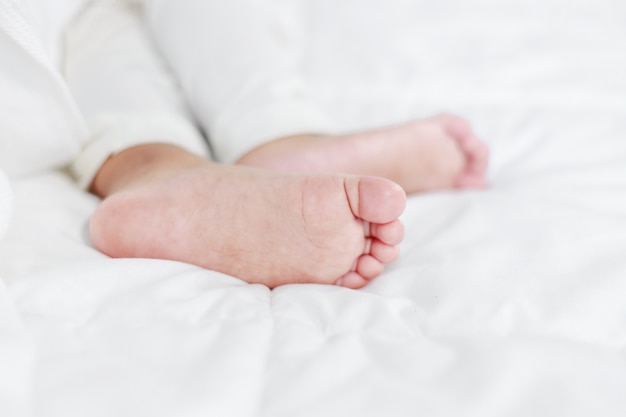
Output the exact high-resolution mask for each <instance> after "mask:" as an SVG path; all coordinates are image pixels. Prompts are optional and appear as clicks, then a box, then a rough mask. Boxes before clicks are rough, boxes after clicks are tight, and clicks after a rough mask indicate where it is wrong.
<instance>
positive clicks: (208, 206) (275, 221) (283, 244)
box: [90, 144, 406, 288]
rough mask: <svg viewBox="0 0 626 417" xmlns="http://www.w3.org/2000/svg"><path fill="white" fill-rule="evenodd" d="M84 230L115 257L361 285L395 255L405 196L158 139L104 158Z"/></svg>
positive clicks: (273, 281) (376, 182)
mask: <svg viewBox="0 0 626 417" xmlns="http://www.w3.org/2000/svg"><path fill="white" fill-rule="evenodd" d="M92 191H93V192H94V193H95V194H97V195H99V196H101V197H104V201H103V202H102V203H101V205H100V206H99V207H98V209H97V210H96V212H95V213H94V215H93V217H92V220H91V224H90V228H91V236H92V240H93V242H94V245H95V246H96V247H97V248H98V249H99V250H101V251H102V252H104V253H106V254H108V255H110V256H113V257H148V258H162V259H171V260H177V261H183V262H188V263H192V264H196V265H199V266H202V267H205V268H207V269H211V270H215V271H219V272H223V273H226V274H229V275H232V276H235V277H238V278H241V279H243V280H245V281H247V282H251V283H261V284H264V285H267V286H269V287H276V286H278V285H282V284H289V283H321V284H336V285H342V286H345V287H349V288H360V287H363V286H364V285H366V284H367V283H368V282H369V280H371V279H372V278H374V277H376V276H378V275H379V274H380V273H381V272H382V270H383V268H384V265H385V264H388V263H390V262H392V261H394V260H395V259H396V258H397V256H398V247H397V245H398V244H399V243H400V241H401V240H402V238H403V234H404V229H403V226H402V223H400V221H399V220H398V216H400V214H401V213H402V211H403V210H404V207H405V202H406V195H405V193H404V191H403V190H402V189H401V188H400V187H399V186H398V185H397V184H395V183H393V182H391V181H389V180H387V179H383V178H378V177H361V176H353V175H319V174H316V175H310V174H285V173H279V172H274V171H268V170H261V169H256V168H250V167H242V166H224V165H220V164H216V163H213V162H211V161H209V160H206V159H204V158H201V157H198V156H195V155H192V154H190V153H188V152H186V151H184V150H182V149H180V148H177V147H174V146H171V145H165V144H151V145H141V146H137V147H134V148H130V149H127V150H125V151H123V152H121V153H119V154H117V155H115V156H113V157H111V158H110V159H109V160H108V161H107V162H106V163H105V164H104V165H103V166H102V168H101V169H100V171H99V173H98V175H97V176H96V178H95V180H94V182H93V184H92Z"/></svg>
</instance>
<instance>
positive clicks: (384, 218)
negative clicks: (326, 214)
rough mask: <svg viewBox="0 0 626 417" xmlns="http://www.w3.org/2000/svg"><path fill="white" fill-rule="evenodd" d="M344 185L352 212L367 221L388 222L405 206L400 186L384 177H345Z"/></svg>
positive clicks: (399, 213) (396, 216)
mask: <svg viewBox="0 0 626 417" xmlns="http://www.w3.org/2000/svg"><path fill="white" fill-rule="evenodd" d="M344 187H345V191H346V196H347V198H348V201H349V203H350V208H351V210H352V213H353V214H354V215H355V216H356V217H358V218H360V219H362V220H365V221H367V222H371V223H379V224H384V223H389V222H391V221H393V220H395V219H397V218H398V217H400V215H401V214H402V212H403V211H404V208H405V207H406V193H405V192H404V190H403V189H402V187H400V186H399V185H398V184H396V183H395V182H393V181H390V180H388V179H385V178H380V177H347V178H346V179H345V182H344Z"/></svg>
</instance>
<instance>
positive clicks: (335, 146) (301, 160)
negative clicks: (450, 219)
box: [238, 115, 489, 194]
mask: <svg viewBox="0 0 626 417" xmlns="http://www.w3.org/2000/svg"><path fill="white" fill-rule="evenodd" d="M488 157H489V151H488V149H487V146H486V145H485V144H484V143H483V142H481V141H480V140H479V139H478V138H476V136H475V135H474V133H473V132H472V129H471V128H470V126H469V124H468V123H467V122H466V121H465V120H463V119H462V118H460V117H457V116H452V115H440V116H436V117H432V118H429V119H423V120H416V121H412V122H410V123H406V124H403V125H399V126H395V127H391V128H386V129H380V130H374V131H369V132H363V133H357V134H348V135H339V136H321V135H298V136H290V137H287V138H282V139H279V140H276V141H272V142H268V143H266V144H264V145H262V146H260V147H258V148H256V149H254V150H252V151H251V152H249V153H248V154H246V155H244V156H243V157H242V158H241V159H240V160H239V161H238V163H239V164H242V165H250V166H256V167H261V168H267V169H275V170H282V171H290V172H344V173H348V174H356V175H373V176H379V177H384V178H388V179H390V180H392V181H394V182H396V183H397V184H399V185H401V186H402V187H403V188H404V190H405V191H406V192H407V193H408V194H414V193H419V192H425V191H434V190H441V189H451V188H483V187H485V186H486V185H487V183H486V180H485V171H486V169H487V161H488Z"/></svg>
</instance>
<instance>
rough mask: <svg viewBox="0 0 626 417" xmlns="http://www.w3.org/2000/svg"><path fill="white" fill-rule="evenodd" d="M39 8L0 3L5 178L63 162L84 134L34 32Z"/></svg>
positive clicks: (0, 148)
mask: <svg viewBox="0 0 626 417" xmlns="http://www.w3.org/2000/svg"><path fill="white" fill-rule="evenodd" d="M68 1H69V0H68ZM59 4H65V3H63V0H60V1H59ZM59 7H61V6H59ZM67 10H69V8H68V9H67ZM40 11H41V9H40V5H39V4H38V0H37V1H36V0H33V1H19V2H18V1H13V0H1V1H0V91H2V94H1V95H0V132H1V133H2V136H1V137H0V169H3V170H4V171H5V172H6V173H7V174H8V175H10V176H17V175H24V174H29V173H33V172H38V171H42V170H45V169H49V168H51V167H58V166H61V165H64V164H67V163H68V162H69V161H70V160H71V159H72V158H73V157H74V156H75V155H76V153H77V152H78V150H79V149H80V148H81V146H82V141H83V140H84V138H85V136H86V127H85V125H84V123H83V120H82V117H81V115H80V112H79V111H78V109H77V107H76V105H75V103H74V101H73V99H72V96H71V93H70V92H69V90H68V88H67V85H66V84H65V83H64V81H63V79H62V77H61V75H60V73H59V72H58V70H57V66H56V64H55V62H54V57H53V55H54V51H53V50H52V49H53V48H52V47H51V46H50V45H48V47H47V45H46V43H45V42H44V41H43V40H42V36H41V34H42V32H41V31H38V30H37V28H38V27H41V25H42V21H41V19H42V18H43V17H45V15H42V14H41V13H39V12H40ZM42 16H43V17H42ZM51 20H54V21H56V20H57V18H51ZM42 31H45V29H42ZM56 35H57V36H56V37H53V38H54V39H60V34H58V33H57V34H56Z"/></svg>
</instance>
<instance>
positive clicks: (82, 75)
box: [63, 0, 208, 187]
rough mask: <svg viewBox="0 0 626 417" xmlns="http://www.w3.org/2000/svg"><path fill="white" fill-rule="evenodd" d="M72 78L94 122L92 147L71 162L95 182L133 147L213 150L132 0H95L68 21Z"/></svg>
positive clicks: (83, 180)
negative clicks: (105, 165) (115, 158)
mask: <svg viewBox="0 0 626 417" xmlns="http://www.w3.org/2000/svg"><path fill="white" fill-rule="evenodd" d="M64 56H65V59H64V68H63V73H64V76H65V79H66V81H67V83H68V85H69V87H70V90H71V91H72V93H73V95H74V98H75V99H76V101H77V103H78V107H79V108H80V110H81V112H82V113H83V115H84V117H85V119H86V121H87V125H88V127H89V132H90V137H89V138H88V141H87V144H86V146H85V147H84V148H83V150H82V152H81V153H80V154H79V156H78V157H77V158H76V159H75V160H74V163H73V164H72V171H73V172H74V174H75V175H76V177H77V178H78V181H79V183H80V185H82V186H83V187H87V186H89V184H90V183H91V182H92V180H93V177H94V176H95V174H96V173H97V171H98V169H99V168H100V166H101V165H102V164H103V163H104V162H105V161H106V159H107V158H108V157H109V156H111V155H112V154H115V153H116V152H119V151H122V150H124V149H127V148H129V147H132V146H136V145H140V144H145V143H153V142H164V143H171V144H175V145H178V146H181V147H183V148H185V149H187V150H189V151H191V152H195V153H197V154H200V155H208V146H207V145H206V142H205V141H204V139H203V138H202V135H201V134H200V132H199V130H198V128H197V127H196V126H195V124H194V122H193V120H192V117H191V116H190V114H189V112H188V111H187V108H186V107H185V104H184V101H183V99H182V95H181V94H180V92H179V90H178V85H177V84H176V82H175V80H174V78H173V77H172V76H171V75H170V73H169V72H168V69H167V68H166V66H165V65H164V63H163V60H162V59H161V57H160V55H159V54H158V53H157V51H156V48H154V46H153V44H152V42H151V40H150V38H149V36H148V35H147V31H146V29H145V27H144V25H143V20H142V18H141V13H140V10H138V9H137V8H136V7H135V6H133V5H131V3H130V2H129V1H127V0H99V1H92V2H91V3H90V4H89V5H88V6H87V7H86V8H85V9H84V10H83V11H82V13H80V14H79V15H78V16H77V18H76V19H75V20H74V21H73V22H72V23H71V24H70V25H69V27H68V28H67V30H66V33H65V42H64Z"/></svg>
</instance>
